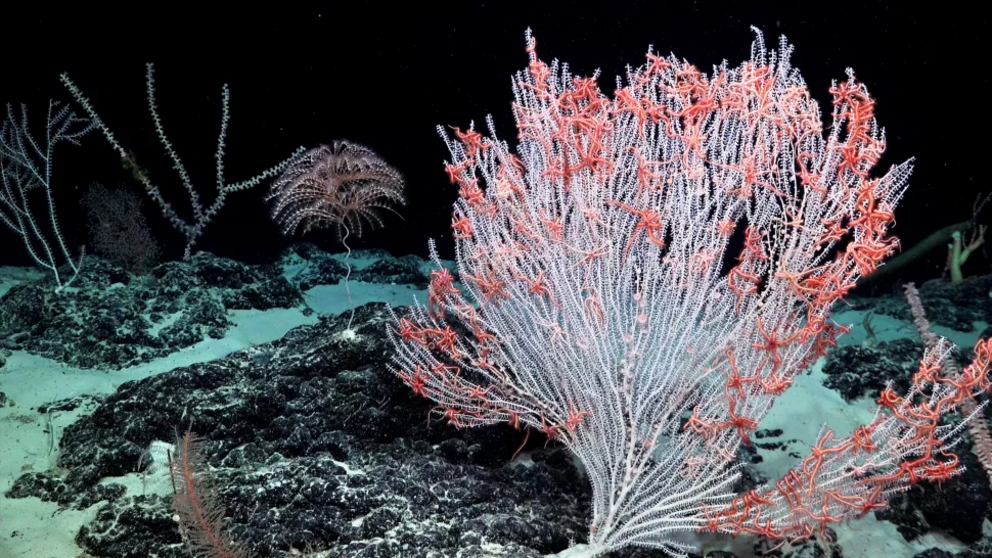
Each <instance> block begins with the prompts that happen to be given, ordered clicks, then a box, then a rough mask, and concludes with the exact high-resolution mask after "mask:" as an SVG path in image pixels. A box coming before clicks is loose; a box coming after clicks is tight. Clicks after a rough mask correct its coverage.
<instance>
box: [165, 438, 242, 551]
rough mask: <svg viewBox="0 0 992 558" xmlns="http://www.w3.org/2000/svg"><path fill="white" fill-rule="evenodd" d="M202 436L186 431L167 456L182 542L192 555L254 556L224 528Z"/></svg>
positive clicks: (221, 509)
mask: <svg viewBox="0 0 992 558" xmlns="http://www.w3.org/2000/svg"><path fill="white" fill-rule="evenodd" d="M202 444H203V438H200V437H199V436H197V435H196V434H194V433H192V432H186V434H185V435H183V436H182V437H181V438H179V439H178V440H177V442H176V453H175V455H172V456H170V457H169V471H170V473H171V475H172V489H173V492H174V495H173V504H172V508H173V510H175V513H176V517H177V519H178V520H179V530H180V532H181V533H182V538H183V542H185V543H186V546H187V548H188V549H189V550H190V552H192V553H193V555H195V556H202V557H205V558H255V555H254V554H253V553H251V552H250V551H249V550H246V549H243V548H240V547H239V546H238V545H237V543H235V542H234V540H233V539H232V538H231V537H230V535H228V533H227V531H226V530H225V529H224V514H225V510H224V505H223V504H222V503H221V501H220V499H219V498H218V496H217V493H216V488H215V487H214V484H213V482H211V480H210V478H209V475H208V473H207V471H206V460H205V459H204V457H203V453H202V450H201V446H202Z"/></svg>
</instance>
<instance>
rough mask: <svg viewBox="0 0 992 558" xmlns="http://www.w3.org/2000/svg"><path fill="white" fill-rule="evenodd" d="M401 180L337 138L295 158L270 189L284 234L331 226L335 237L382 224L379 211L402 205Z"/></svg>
mask: <svg viewBox="0 0 992 558" xmlns="http://www.w3.org/2000/svg"><path fill="white" fill-rule="evenodd" d="M403 188H404V184H403V177H402V176H401V175H400V173H399V171H397V170H396V169H395V168H393V167H392V166H390V165H389V164H388V163H386V162H385V161H384V160H383V159H382V158H381V157H380V156H379V155H378V154H377V153H375V152H374V151H372V150H371V149H369V148H367V147H365V146H363V145H359V144H356V143H351V142H348V141H343V140H338V141H335V142H333V143H332V144H331V145H321V146H320V147H317V148H314V149H311V150H309V151H307V152H305V153H303V154H301V155H300V156H299V157H297V158H295V159H294V160H293V161H292V162H291V163H290V165H289V167H288V168H287V169H286V170H285V171H283V173H282V175H281V176H279V178H277V179H276V180H275V181H274V182H273V183H272V186H271V187H270V189H269V194H268V195H267V196H266V201H271V200H275V204H274V205H273V206H272V213H271V214H272V219H273V220H274V221H275V222H277V223H279V225H280V226H281V227H282V232H283V234H286V235H289V234H293V233H294V232H295V231H296V230H297V228H299V227H301V226H302V232H303V233H306V232H307V231H309V230H310V229H311V228H314V227H317V228H327V227H334V228H335V230H336V232H337V234H338V238H339V239H341V238H346V237H347V236H348V235H349V234H354V235H355V236H359V237H360V236H361V235H362V227H363V225H364V224H367V225H368V226H371V227H372V228H376V227H380V226H382V224H383V223H382V218H381V217H380V215H379V210H389V211H392V212H394V213H396V211H395V210H394V209H393V205H395V204H400V205H402V204H405V203H406V197H405V196H404V194H403Z"/></svg>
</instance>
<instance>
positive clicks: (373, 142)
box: [0, 0, 990, 280]
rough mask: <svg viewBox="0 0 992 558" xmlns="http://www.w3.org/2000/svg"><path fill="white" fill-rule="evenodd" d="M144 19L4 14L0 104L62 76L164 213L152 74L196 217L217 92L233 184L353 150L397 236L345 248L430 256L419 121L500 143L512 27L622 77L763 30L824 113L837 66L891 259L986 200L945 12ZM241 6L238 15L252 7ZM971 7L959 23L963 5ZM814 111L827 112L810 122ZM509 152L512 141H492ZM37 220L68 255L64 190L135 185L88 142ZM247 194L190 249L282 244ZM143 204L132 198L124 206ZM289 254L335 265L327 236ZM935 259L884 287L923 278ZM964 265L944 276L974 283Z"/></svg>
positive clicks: (433, 5) (207, 170) (981, 108)
mask: <svg viewBox="0 0 992 558" xmlns="http://www.w3.org/2000/svg"><path fill="white" fill-rule="evenodd" d="M753 4H754V3H752V2H690V1H686V0H681V1H677V2H660V1H651V2H639V1H628V2H625V1H620V0H614V1H611V2H602V3H595V2H583V3H568V2H539V1H536V0H533V1H531V2H527V3H515V2H489V1H487V2H468V1H464V2H401V3H388V2H384V3H381V4H380V3H360V2H348V3H343V2H269V3H259V4H254V5H249V4H246V3H237V4H235V3H230V4H228V5H226V6H225V5H223V4H222V3H212V2H199V3H183V2H166V3H158V4H152V3H132V4H130V6H128V7H124V8H105V7H100V8H93V7H86V6H75V7H72V8H64V7H60V6H57V5H51V4H49V5H46V6H38V7H37V8H33V9H34V10H35V12H36V13H24V12H21V13H15V12H9V11H8V13H7V14H6V15H5V22H4V25H3V27H4V30H3V36H4V41H3V43H4V47H3V52H4V55H3V66H2V68H3V69H2V76H0V92H2V95H0V97H2V99H3V100H4V101H5V102H13V103H15V104H16V103H27V104H28V106H29V111H30V114H31V115H32V118H33V120H34V122H35V124H36V125H42V122H43V119H44V115H45V109H46V103H47V100H48V98H50V97H54V98H56V99H59V100H63V101H67V102H68V101H71V97H70V96H69V94H68V92H67V91H66V90H65V89H64V88H63V86H62V85H61V83H60V82H59V79H58V76H59V73H60V72H63V71H67V72H69V74H70V76H71V77H72V78H73V80H74V81H75V82H76V84H77V85H79V86H80V88H82V90H83V91H84V92H85V93H86V94H87V95H88V96H89V97H90V99H91V101H92V102H93V104H94V106H95V107H96V108H97V111H98V112H99V113H100V115H101V116H102V118H103V119H104V120H105V121H106V122H107V123H108V125H109V126H110V127H111V129H113V130H114V131H115V133H116V134H117V135H118V139H119V140H120V141H121V143H122V144H124V146H125V148H128V149H131V150H132V151H133V152H134V153H135V154H136V156H137V158H138V161H139V163H140V164H141V165H142V166H144V167H146V168H148V169H149V170H150V172H151V173H152V176H153V178H154V179H156V182H157V183H158V184H159V185H160V187H162V188H163V191H164V193H165V195H166V197H167V199H169V200H171V201H172V202H173V205H174V206H175V207H176V208H177V209H178V211H180V212H181V213H182V214H184V215H186V214H187V213H186V212H187V211H188V209H189V206H188V199H187V196H186V193H185V191H184V190H183V188H182V186H181V183H180V182H179V180H178V177H177V176H176V175H175V173H174V172H173V171H172V169H171V166H170V162H169V160H168V159H167V158H166V156H165V154H164V151H163V150H162V149H161V147H160V145H159V144H158V141H157V138H156V137H155V135H154V131H153V129H152V126H151V119H150V116H149V114H148V110H147V105H146V100H145V87H144V63H145V62H155V64H156V81H157V86H158V102H159V110H160V113H161V115H162V118H163V120H164V124H165V127H166V130H167V132H168V134H169V137H170V139H171V141H172V143H173V144H174V145H175V146H176V148H177V150H178V152H179V154H180V155H181V157H182V158H183V160H184V162H185V164H186V165H187V168H188V170H189V171H190V173H191V175H192V176H193V180H194V182H195V184H196V185H197V188H198V190H199V191H200V192H201V197H202V199H203V200H204V202H205V203H209V201H211V200H212V199H213V195H214V175H215V171H214V161H213V157H214V151H215V149H216V141H217V134H218V130H219V125H220V99H221V86H222V84H223V83H228V84H229V86H230V89H231V124H230V129H229V140H228V142H227V151H226V153H227V154H226V165H227V179H228V181H229V182H235V181H240V180H243V179H246V178H248V177H250V176H253V175H254V174H256V173H257V172H259V171H261V170H263V169H265V168H268V167H270V166H272V165H273V164H275V163H277V162H279V161H280V160H282V159H283V158H285V157H287V156H288V155H289V154H290V153H291V152H292V150H293V149H295V148H296V147H297V146H300V145H302V146H306V147H313V146H316V145H317V144H320V143H329V142H331V141H332V140H334V139H348V140H351V141H355V142H358V143H362V144H365V145H367V146H369V147H370V148H372V149H373V150H375V151H377V152H378V153H379V154H380V155H382V156H383V157H384V158H385V159H386V160H387V161H389V162H390V163H391V164H393V165H394V166H396V167H397V168H398V169H399V170H400V171H401V172H402V173H403V174H404V175H405V177H406V180H407V188H408V189H407V192H408V196H409V198H410V204H409V205H408V206H407V207H405V208H402V209H401V212H402V214H403V217H404V219H403V220H400V219H399V218H397V217H395V216H387V227H386V228H384V229H381V230H378V231H375V232H374V233H367V234H366V235H365V236H364V237H363V238H362V239H360V240H355V241H354V242H352V243H351V244H352V246H353V247H356V248H363V247H378V248H385V249H387V250H389V251H391V252H393V253H394V254H396V255H402V254H407V253H415V254H421V255H424V254H426V251H427V240H428V238H436V239H437V240H438V243H439V246H440V248H441V251H442V256H450V255H451V254H452V243H451V234H450V208H451V204H452V202H453V201H454V198H455V194H456V192H455V187H454V186H451V185H450V184H448V182H447V179H446V176H445V173H444V168H443V162H444V160H445V159H446V158H447V151H446V148H445V146H444V143H443V142H442V141H441V139H440V138H439V137H438V136H437V134H436V132H435V130H434V128H435V126H436V125H437V124H443V125H456V126H460V127H462V128H465V127H467V125H468V124H469V122H470V121H472V120H474V121H475V122H476V125H477V127H478V128H480V129H484V118H485V116H486V115H487V114H492V115H493V116H494V118H495V121H496V126H497V131H499V132H500V136H501V137H503V138H507V139H511V140H512V138H513V136H515V132H514V131H513V129H512V126H513V122H512V118H511V113H510V102H511V100H512V94H511V90H510V78H511V75H512V73H513V72H515V71H518V70H522V69H524V68H525V66H526V62H527V58H526V54H525V52H524V30H525V29H526V28H527V27H531V28H532V29H533V30H534V34H535V36H536V38H537V41H538V43H537V44H538V53H539V55H540V56H541V57H542V59H544V60H546V61H550V60H552V59H553V58H559V59H561V60H563V61H566V62H568V63H569V65H570V66H571V68H572V69H573V71H574V72H575V73H576V74H580V75H588V74H591V73H592V72H593V71H594V70H595V69H596V68H601V69H602V72H603V73H602V77H601V78H600V84H603V85H604V86H608V87H605V88H604V89H605V92H606V93H607V94H611V93H612V89H613V87H612V84H613V82H614V76H615V75H617V74H618V73H622V72H623V70H624V67H625V65H626V64H632V65H639V64H641V63H642V62H643V60H644V53H645V52H646V50H647V47H648V45H649V44H653V45H654V47H655V49H656V50H658V51H660V52H662V53H669V52H674V53H675V54H676V55H678V56H679V57H682V58H686V59H688V60H689V61H690V62H692V63H694V64H696V65H697V66H699V67H701V68H703V69H708V68H710V67H711V66H712V65H713V64H717V63H719V62H720V61H721V60H723V59H727V60H728V61H729V62H730V64H731V65H737V64H738V63H740V62H741V61H742V60H744V59H745V58H746V57H747V56H748V53H749V48H750V45H751V42H752V40H753V37H754V35H753V33H752V32H751V31H750V29H749V28H750V26H751V25H754V26H757V27H758V28H760V29H762V30H763V31H764V33H765V37H766V40H767V41H768V43H769V44H770V45H774V44H775V41H776V40H777V38H778V36H779V35H780V34H785V35H786V36H787V37H788V38H789V40H790V41H791V42H792V43H793V44H794V45H796V52H795V55H794V58H793V63H794V65H795V66H797V67H798V68H799V69H800V70H801V72H802V73H803V76H804V78H805V79H806V82H807V83H808V84H809V86H810V89H811V90H812V91H813V92H814V95H815V96H816V97H817V98H818V99H819V100H820V101H821V102H822V103H825V102H826V101H827V99H828V94H827V89H828V87H829V86H830V83H831V80H833V79H838V80H842V79H844V77H845V76H844V69H845V68H846V67H848V66H851V67H853V68H854V69H855V71H856V73H857V76H858V78H859V79H860V80H861V81H863V82H865V83H866V84H867V85H868V88H869V91H870V92H871V93H872V95H873V96H874V97H875V98H876V100H877V101H878V104H877V112H876V114H877V117H878V120H879V123H880V124H881V125H882V126H884V127H885V128H886V132H887V139H888V151H887V153H886V155H885V157H884V158H883V160H882V162H881V164H880V165H879V169H880V170H884V169H887V168H888V167H889V166H890V165H891V164H894V163H897V162H901V161H903V160H905V159H906V158H908V157H910V156H915V157H916V158H917V166H916V171H915V173H914V175H913V178H912V179H911V183H910V188H909V190H908V193H907V195H906V197H905V199H904V201H903V203H902V204H901V206H900V207H899V208H898V210H897V212H896V218H897V226H896V229H895V232H896V234H897V235H898V236H899V237H900V238H901V239H902V241H903V246H904V247H909V246H911V245H912V244H913V243H915V242H916V241H918V240H920V239H921V238H923V237H924V236H926V235H927V234H928V233H930V232H932V231H934V230H936V229H938V228H940V227H942V226H944V225H948V224H951V223H955V222H958V221H962V220H964V219H967V218H968V217H969V216H970V214H971V206H972V203H973V202H974V200H975V198H976V196H977V195H978V194H979V193H981V192H985V191H989V190H990V188H989V186H988V177H987V175H985V174H983V173H984V172H985V171H984V169H986V168H987V167H988V164H987V163H988V160H989V158H990V157H989V154H987V153H985V152H984V150H985V149H988V143H987V139H986V138H987V130H988V121H989V118H988V114H989V109H988V106H989V102H990V98H989V91H988V86H989V78H988V69H987V61H986V59H985V58H986V55H987V51H988V49H987V44H986V43H985V42H984V41H982V40H980V33H981V32H983V31H985V30H986V20H985V19H984V16H979V15H978V14H977V13H975V12H974V11H969V10H966V9H964V8H963V6H964V4H963V3H962V4H960V5H958V4H956V3H954V2H940V3H934V2H924V3H918V5H917V7H901V6H898V4H901V3H896V2H891V3H874V2H856V3H855V2H851V3H841V2H802V3H800V2H789V3H783V4H782V5H781V6H778V7H774V6H772V5H771V4H763V5H762V6H761V7H760V8H756V7H754V5H753ZM252 6H255V7H252ZM976 10H977V8H976ZM825 113H827V114H829V111H828V110H825ZM511 143H512V141H511ZM55 158H56V177H55V188H56V190H57V204H58V210H59V215H60V219H61V222H62V226H63V229H64V231H65V232H66V234H67V236H68V237H69V241H70V243H72V244H74V245H78V244H79V243H82V242H85V241H86V227H85V215H84V214H83V211H82V210H81V209H80V208H79V204H78V200H79V198H80V196H81V194H82V192H83V191H84V190H85V188H87V187H88V186H89V185H90V184H92V183H93V182H94V181H98V182H102V183H105V184H108V185H119V184H123V185H125V186H126V187H129V188H135V189H137V190H139V191H140V186H139V185H138V184H137V183H136V182H135V181H134V180H133V179H131V178H130V174H129V173H128V172H127V171H125V170H124V169H122V167H121V164H120V160H119V158H118V157H117V156H116V154H115V153H114V151H113V150H111V149H110V147H109V146H108V145H107V143H106V141H105V140H104V139H103V137H102V135H101V134H99V133H98V132H94V133H92V134H91V135H90V136H88V137H86V138H85V139H84V144H83V146H81V147H73V146H71V145H68V144H61V145H60V146H59V147H58V149H57V151H56V157H55ZM266 189H267V186H265V185H263V186H260V187H258V188H256V189H254V190H249V191H247V192H240V193H236V194H233V195H232V196H231V197H230V198H229V199H228V202H227V205H226V207H225V208H224V209H223V210H222V211H221V213H220V215H219V217H218V218H217V219H215V221H214V222H212V223H211V224H210V225H209V226H208V227H207V229H206V232H205V235H204V237H202V239H201V241H200V243H199V246H198V247H199V248H201V249H206V250H210V251H212V252H214V253H216V254H219V255H222V256H227V257H233V258H237V259H241V260H244V261H249V262H270V261H273V260H274V259H275V257H276V256H277V255H278V254H279V252H280V251H281V250H282V249H283V248H284V247H285V246H286V245H288V243H289V242H291V241H292V239H290V238H286V237H284V236H282V235H281V234H280V232H279V229H278V227H277V226H275V225H274V224H273V223H272V222H271V221H270V219H269V216H268V210H267V207H266V205H265V203H263V201H262V195H263V194H264V192H265V191H266ZM142 195H144V194H142ZM145 211H146V214H147V216H148V218H149V222H150V223H151V224H152V226H153V227H154V229H155V234H156V237H157V238H159V239H160V240H161V241H162V243H163V245H164V246H165V257H167V258H176V257H179V256H180V255H181V252H182V247H183V242H182V238H181V237H180V236H179V234H178V233H176V232H175V231H174V230H173V229H171V228H170V227H169V225H168V224H167V223H166V222H165V221H164V219H162V217H161V214H160V213H159V211H158V208H157V206H155V205H153V204H152V202H150V201H149V200H146V203H145ZM305 238H306V239H307V240H311V241H314V242H316V243H318V244H319V245H321V246H322V247H324V248H325V249H328V250H336V249H339V248H338V247H337V245H336V244H335V238H334V235H333V233H332V232H330V231H317V232H312V233H310V234H309V235H308V236H307V237H305ZM0 242H3V245H4V249H3V250H2V257H0V263H5V264H19V265H24V264H29V263H30V260H29V258H28V257H27V255H26V252H25V250H24V249H23V247H22V245H21V243H20V239H19V238H17V237H16V236H15V235H14V234H13V233H11V232H9V231H6V230H4V231H3V232H0ZM945 259H946V251H944V250H942V249H937V250H935V251H934V252H932V253H931V254H930V255H929V257H927V258H926V259H925V260H923V261H921V262H919V263H918V264H917V265H915V266H914V267H913V268H911V269H910V270H909V271H907V272H906V273H901V274H900V275H901V276H902V278H905V279H914V280H923V279H927V278H932V277H936V276H939V274H940V272H941V269H942V268H943V266H944V262H945ZM987 262H988V259H987V258H985V257H984V256H983V255H978V256H975V257H974V258H973V260H972V261H971V262H969V264H968V268H967V269H966V273H968V274H975V273H985V272H987V271H988V263H987Z"/></svg>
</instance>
